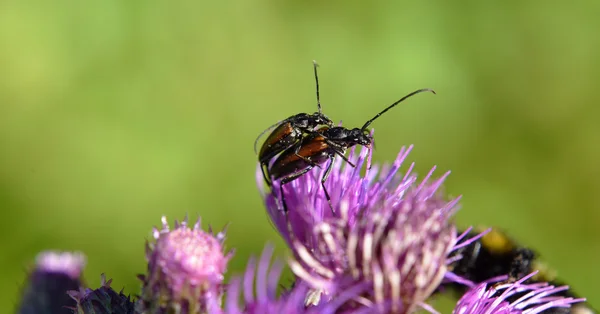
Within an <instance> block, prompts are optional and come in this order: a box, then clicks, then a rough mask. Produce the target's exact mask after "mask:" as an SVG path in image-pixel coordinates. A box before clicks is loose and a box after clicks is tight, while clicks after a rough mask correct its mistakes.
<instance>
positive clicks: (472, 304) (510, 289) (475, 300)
mask: <svg viewBox="0 0 600 314" xmlns="http://www.w3.org/2000/svg"><path fill="white" fill-rule="evenodd" d="M536 273H537V272H534V273H531V274H529V275H527V276H525V277H523V278H522V279H520V280H518V281H517V282H514V283H505V284H496V285H490V283H491V282H494V281H499V280H504V279H506V277H503V278H496V279H493V280H491V281H488V282H484V283H481V284H479V285H477V286H476V287H475V288H473V289H471V290H469V291H468V292H467V293H466V294H465V295H464V296H463V297H462V298H461V299H460V300H459V301H458V303H457V305H456V308H455V309H454V311H453V313H454V314H521V313H523V314H537V313H541V312H543V311H546V310H548V309H551V308H569V307H571V305H572V304H574V303H578V302H583V301H585V299H583V298H581V299H575V298H572V297H564V296H561V295H560V293H561V292H564V291H566V290H567V289H568V288H569V287H568V286H561V287H555V286H552V285H549V284H548V283H532V284H525V283H524V282H526V281H527V280H528V279H529V278H531V277H533V276H534V275H535V274H536Z"/></svg>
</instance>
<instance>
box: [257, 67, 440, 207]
mask: <svg viewBox="0 0 600 314" xmlns="http://www.w3.org/2000/svg"><path fill="white" fill-rule="evenodd" d="M313 67H314V73H315V81H316V86H317V108H318V111H317V112H315V113H313V114H307V113H299V114H296V115H294V116H291V117H289V118H287V119H285V120H282V121H280V122H278V123H276V124H274V125H272V126H270V127H269V128H268V129H266V130H265V131H263V132H262V133H261V134H260V135H259V136H258V138H257V139H256V141H255V142H254V151H255V152H256V145H257V143H258V140H259V139H260V138H261V137H262V136H263V135H264V134H265V133H266V132H268V131H269V130H271V129H273V128H275V130H273V132H271V134H270V135H269V136H268V137H267V139H266V140H265V142H264V143H263V145H262V147H261V149H260V152H259V153H258V161H259V162H260V166H261V170H262V173H263V177H264V179H265V181H266V182H267V184H268V185H269V186H271V185H272V181H273V180H280V184H279V192H280V195H281V203H282V205H283V211H284V212H285V213H287V205H286V202H285V195H284V193H283V186H284V185H285V184H287V183H289V182H292V181H294V180H295V179H297V178H299V177H301V176H303V175H304V174H306V173H308V172H309V171H310V170H311V169H313V168H314V167H315V166H316V167H320V165H321V164H324V163H325V162H327V161H329V165H328V166H327V169H326V170H325V174H324V175H323V178H321V186H322V187H323V192H324V193H325V198H326V199H327V202H328V203H329V207H330V208H331V210H332V211H333V206H332V205H331V198H330V197H329V193H328V192H327V189H326V188H325V181H326V180H327V177H328V176H329V173H330V171H331V169H332V166H333V159H334V158H335V156H340V157H341V158H342V159H343V160H344V161H346V162H347V163H348V164H349V165H351V166H352V167H355V165H354V164H353V163H352V162H350V160H348V159H347V158H346V157H345V154H346V151H347V150H348V148H351V147H353V146H356V145H361V146H365V147H367V148H368V149H371V146H372V144H373V137H372V136H371V134H370V133H369V131H368V130H367V128H368V127H369V125H371V123H372V122H373V121H375V120H376V119H377V118H379V117H380V116H381V115H382V114H384V113H385V112H386V111H388V110H390V109H392V108H393V107H395V106H396V105H398V104H399V103H401V102H402V101H404V100H405V99H407V98H409V97H411V96H413V95H416V94H418V93H421V92H432V93H434V94H435V91H433V90H432V89H429V88H424V89H419V90H416V91H414V92H412V93H410V94H408V95H406V96H404V97H402V98H401V99H399V100H398V101H396V102H394V103H393V104H391V105H389V106H388V107H387V108H385V109H384V110H383V111H381V112H380V113H378V114H377V115H375V117H373V118H372V119H370V120H368V121H367V122H366V123H365V124H364V125H363V126H362V127H361V128H353V129H347V128H345V127H343V126H337V127H334V125H333V121H332V120H331V119H329V118H328V117H327V116H325V115H324V114H323V112H322V110H321V101H320V97H319V77H318V74H317V67H318V65H317V63H316V62H315V61H313Z"/></svg>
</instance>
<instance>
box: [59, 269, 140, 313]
mask: <svg viewBox="0 0 600 314" xmlns="http://www.w3.org/2000/svg"><path fill="white" fill-rule="evenodd" d="M100 283H101V286H100V288H98V289H94V290H92V289H83V288H81V289H80V290H79V291H69V295H70V296H71V297H72V298H73V300H75V301H76V302H77V307H76V308H74V309H73V310H74V313H81V314H84V313H85V314H100V313H114V314H133V313H135V312H134V309H135V303H134V302H132V301H131V298H130V297H129V296H126V295H125V294H123V290H121V291H120V292H118V293H117V292H116V291H115V290H113V289H112V288H111V286H110V284H111V283H112V279H110V280H108V281H107V280H106V276H105V275H104V274H102V275H100Z"/></svg>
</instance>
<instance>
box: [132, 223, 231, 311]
mask: <svg viewBox="0 0 600 314" xmlns="http://www.w3.org/2000/svg"><path fill="white" fill-rule="evenodd" d="M153 237H154V240H155V242H154V243H148V244H147V248H146V257H147V259H148V274H147V275H146V276H140V279H142V280H143V288H142V296H141V300H140V308H141V310H142V311H143V312H149V313H163V312H165V313H166V312H168V313H205V312H207V311H208V310H209V309H210V308H211V307H215V306H217V304H218V302H219V299H220V295H221V292H222V291H221V290H222V282H223V276H224V273H225V271H226V268H227V262H228V261H229V260H230V259H231V257H232V253H231V252H229V253H225V252H224V249H223V241H224V239H225V233H224V232H219V233H217V234H216V235H215V234H213V233H212V230H210V229H209V231H208V232H205V231H203V230H202V228H201V226H200V220H198V221H197V222H196V223H195V224H194V226H193V227H192V228H190V227H188V222H187V219H185V220H184V221H183V222H181V223H178V222H177V221H175V228H174V229H173V230H170V228H169V225H168V223H167V220H166V218H165V217H163V218H162V228H160V229H159V228H155V229H154V230H153Z"/></svg>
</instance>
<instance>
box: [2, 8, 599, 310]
mask: <svg viewBox="0 0 600 314" xmlns="http://www.w3.org/2000/svg"><path fill="white" fill-rule="evenodd" d="M598 16H600V2H597V1H581V2H574V3H567V2H564V3H563V4H560V3H552V2H546V1H541V0H537V1H527V2H525V1H523V2H513V1H505V2H495V3H492V2H486V1H484V2H482V1H462V2H460V3H459V2H450V1H420V2H417V1H390V2H377V1H375V2H369V1H269V0H255V1H231V2H223V3H221V4H219V3H218V2H208V1H187V2H181V1H171V2H168V3H167V2H164V3H156V2H144V1H128V2H124V1H114V0H107V1H97V2H89V3H80V2H76V1H58V2H52V3H50V2H46V1H22V2H16V1H7V2H1V3H0V73H1V75H0V149H1V150H2V151H1V153H0V208H1V210H2V220H1V221H2V224H1V228H0V246H1V254H0V272H1V273H0V274H1V276H0V278H2V280H0V304H2V305H6V306H0V308H3V309H8V308H13V305H14V304H15V303H16V302H17V299H18V293H19V288H20V286H21V284H22V281H23V279H24V276H25V269H26V267H27V266H28V265H30V262H31V261H32V260H33V258H34V257H35V255H36V253H37V252H38V251H40V250H44V249H64V250H81V251H83V252H85V254H87V256H88V260H89V262H88V266H87V268H86V271H85V276H86V278H87V280H88V282H89V284H90V285H92V286H97V285H98V283H99V275H100V273H102V272H105V273H106V274H107V275H108V276H109V277H112V278H114V283H113V286H114V287H115V288H120V287H123V286H124V287H125V290H126V292H129V293H135V292H136V291H137V289H138V287H139V284H138V282H137V280H136V279H135V276H134V275H135V274H136V273H142V272H144V270H145V261H144V250H143V248H144V240H145V239H146V238H148V237H149V232H150V228H151V227H152V226H153V225H158V224H159V223H160V217H161V215H163V214H166V215H167V216H168V217H169V219H170V221H171V222H172V220H173V219H175V218H178V219H179V218H182V217H183V216H184V215H185V213H189V214H190V215H191V216H192V217H195V216H196V215H201V216H202V218H203V221H204V223H205V225H206V224H207V223H210V224H212V225H213V226H216V227H221V226H223V225H224V224H225V223H227V222H231V226H230V232H229V238H228V240H227V245H228V246H229V247H235V248H236V250H237V253H236V257H235V259H234V260H233V262H232V263H231V266H230V272H231V273H237V272H239V271H241V270H242V269H243V267H244V265H245V263H246V258H247V257H248V255H249V254H256V253H259V252H260V251H261V249H262V247H263V245H264V243H265V242H266V241H273V242H275V243H276V244H277V245H278V248H279V252H281V253H283V249H284V246H283V245H282V243H281V242H280V241H279V240H278V237H277V235H276V234H275V233H274V231H273V229H272V228H271V226H270V225H269V223H268V222H267V219H266V216H265V214H264V210H263V207H262V203H261V200H260V198H259V195H258V193H257V190H256V186H255V179H254V171H255V165H256V156H255V155H254V152H253V149H252V144H253V141H254V139H255V137H256V136H257V135H258V134H259V133H260V132H261V131H262V130H263V129H264V128H266V127H267V126H268V125H270V124H272V123H273V122H275V121H277V120H280V119H282V118H285V117H287V116H290V115H292V114H295V113H298V112H313V111H314V110H315V109H316V106H315V94H314V81H313V74H312V63H311V61H312V60H313V59H316V60H317V61H318V62H319V64H320V65H321V67H320V79H321V97H322V102H323V106H324V110H325V113H326V114H328V115H329V116H330V117H331V118H332V119H334V120H336V121H337V120H341V119H343V120H344V123H345V124H346V125H347V126H360V125H362V123H364V121H365V120H366V119H368V118H370V117H372V116H373V115H374V114H375V113H376V112H377V111H379V110H380V109H381V108H383V107H385V106H386V105H388V104H390V103H391V102H393V101H395V100H396V99H398V98H399V97H401V96H403V95H405V94H406V93H408V92H410V91H413V90H415V89H417V88H422V87H431V88H434V89H435V90H436V91H437V92H438V95H437V96H433V95H426V94H424V95H420V96H418V97H414V98H412V99H410V101H408V102H406V103H404V104H403V105H401V106H399V107H397V108H395V109H394V110H393V111H391V112H389V113H388V114H386V115H385V116H384V117H382V118H381V119H380V120H378V121H377V122H376V123H374V124H373V127H375V128H376V130H377V132H376V138H377V152H376V154H375V159H376V160H377V161H390V160H392V159H393V158H394V157H395V154H396V153H397V151H398V149H399V148H400V146H401V145H405V144H411V143H413V144H415V145H416V147H415V149H414V150H413V153H412V154H411V156H410V160H411V161H416V162H417V170H418V171H419V172H420V173H422V174H423V172H425V171H427V170H428V169H429V168H430V167H432V166H433V165H438V169H439V170H438V174H441V173H443V172H444V171H446V170H449V169H451V170H452V171H453V174H452V175H451V176H450V178H449V179H448V181H447V190H448V192H449V193H451V194H452V195H458V194H463V195H464V199H463V202H462V207H463V209H462V210H461V211H460V212H459V214H458V216H457V221H458V223H459V224H460V225H462V226H465V225H470V224H491V225H496V226H501V227H503V228H505V229H507V230H508V231H509V232H510V233H511V234H512V235H513V236H514V237H516V238H517V239H519V240H520V241H521V242H523V243H524V244H526V245H530V246H533V247H534V248H537V249H538V250H539V251H540V252H541V253H542V254H543V256H544V259H545V260H546V261H548V262H549V263H550V264H551V265H552V266H553V267H554V268H556V269H558V271H559V274H560V275H561V277H562V278H564V279H566V281H567V282H568V283H570V284H571V285H572V286H573V287H574V288H575V290H576V291H577V292H579V293H580V294H582V295H584V296H587V297H588V300H589V301H591V302H592V303H594V302H595V304H596V306H600V305H599V304H600V296H598V294H597V293H596V291H597V290H596V289H597V288H596V287H597V286H598V283H599V282H600V274H599V273H598V272H597V267H596V265H598V264H599V263H600V254H598V253H599V252H600V198H599V197H598V192H599V191H600V164H599V163H598V160H599V159H600V147H599V145H598V139H599V137H600V124H599V123H598V119H599V118H600V107H599V106H598V101H599V100H600V96H599V95H598V93H597V91H594V90H595V89H596V88H597V85H596V84H598V83H599V82H600V36H598V35H597V32H598V29H600V19H598ZM595 86H596V87H595Z"/></svg>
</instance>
